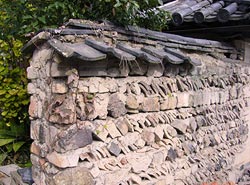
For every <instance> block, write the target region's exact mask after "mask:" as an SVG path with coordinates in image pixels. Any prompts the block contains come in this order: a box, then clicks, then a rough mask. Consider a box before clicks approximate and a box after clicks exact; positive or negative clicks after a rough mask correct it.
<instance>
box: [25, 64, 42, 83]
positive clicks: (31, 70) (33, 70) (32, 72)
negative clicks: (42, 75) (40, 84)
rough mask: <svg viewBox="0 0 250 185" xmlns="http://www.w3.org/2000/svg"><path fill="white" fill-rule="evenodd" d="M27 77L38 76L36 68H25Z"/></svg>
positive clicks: (34, 77) (35, 77) (33, 77)
mask: <svg viewBox="0 0 250 185" xmlns="http://www.w3.org/2000/svg"><path fill="white" fill-rule="evenodd" d="M27 78H28V79H30V80H33V79H37V78H39V74H38V70H37V69H36V68H34V67H32V66H30V67H28V68H27Z"/></svg>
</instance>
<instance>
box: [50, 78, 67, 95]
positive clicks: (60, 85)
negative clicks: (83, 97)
mask: <svg viewBox="0 0 250 185" xmlns="http://www.w3.org/2000/svg"><path fill="white" fill-rule="evenodd" d="M65 83H66V82H65V81H63V80H54V81H53V82H52V93H58V94H64V93H67V92H68V86H67V85H66V84H65Z"/></svg>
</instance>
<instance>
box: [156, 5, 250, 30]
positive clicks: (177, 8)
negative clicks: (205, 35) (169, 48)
mask: <svg viewBox="0 0 250 185" xmlns="http://www.w3.org/2000/svg"><path fill="white" fill-rule="evenodd" d="M159 8H160V9H162V10H166V11H168V12H170V13H171V15H172V22H173V23H174V25H176V26H179V25H181V24H183V23H184V22H194V23H197V24H200V23H204V22H221V23H225V22H229V21H241V20H247V21H248V20H249V17H250V0H175V1H172V2H167V3H165V4H164V5H162V6H160V7H159Z"/></svg>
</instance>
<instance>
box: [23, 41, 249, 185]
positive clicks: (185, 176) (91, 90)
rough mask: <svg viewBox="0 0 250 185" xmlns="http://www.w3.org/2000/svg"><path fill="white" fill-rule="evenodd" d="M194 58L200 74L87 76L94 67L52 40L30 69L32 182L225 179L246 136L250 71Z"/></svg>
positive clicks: (203, 57) (40, 50)
mask: <svg viewBox="0 0 250 185" xmlns="http://www.w3.org/2000/svg"><path fill="white" fill-rule="evenodd" d="M189 55H190V56H191V57H193V56H192V54H189ZM193 55H195V56H196V57H200V59H201V60H202V61H203V63H204V66H203V67H205V68H203V73H202V74H200V75H197V76H195V75H190V73H186V74H184V75H182V76H180V75H175V74H171V73H170V72H171V70H170V69H171V68H169V69H166V70H168V73H165V75H164V72H163V71H158V68H155V69H154V72H153V73H152V72H151V74H152V75H146V76H145V75H142V76H138V75H130V76H127V77H120V76H119V77H115V76H114V77H105V76H103V77H95V76H92V77H91V76H90V77H84V76H82V75H80V74H82V73H83V72H82V71H81V70H83V71H88V70H87V69H88V68H86V67H84V66H82V67H81V66H80V67H79V66H78V68H75V67H74V66H72V65H71V63H70V61H69V62H68V63H66V66H65V63H63V62H64V61H63V60H64V59H63V57H61V56H59V55H58V54H57V53H56V52H55V51H54V50H53V49H52V48H51V47H49V46H48V45H47V44H46V43H45V44H43V45H42V46H40V47H39V48H38V49H36V50H35V52H34V54H33V58H32V60H31V62H30V67H29V68H28V69H27V72H28V78H29V79H30V83H29V84H28V92H29V93H30V94H31V99H30V107H29V115H30V119H31V138H32V139H33V140H34V141H33V143H32V146H31V153H32V154H31V161H32V164H33V167H32V170H33V179H34V181H35V184H37V185H45V184H48V185H62V184H66V185H67V184H77V185H83V184H84V185H87V184H97V185H99V184H106V185H118V184H122V185H123V184H124V185H125V184H140V185H141V184H157V185H162V184H201V183H203V182H214V181H217V182H228V181H229V180H230V172H231V171H232V170H233V169H234V167H235V160H237V161H238V163H240V160H239V159H237V156H238V155H242V154H243V153H244V152H243V151H244V146H245V145H244V143H245V142H246V141H247V138H248V132H249V128H248V125H249V119H247V117H249V116H247V114H245V113H246V112H247V111H249V110H250V109H249V103H250V101H249V100H250V99H249V97H250V94H249V89H250V85H249V80H250V77H249V73H250V68H249V66H248V65H245V64H244V63H242V64H241V63H237V64H234V63H225V62H222V61H220V60H217V59H214V58H213V57H211V56H208V55H203V54H201V53H199V54H193ZM62 63H63V65H64V67H58V66H59V65H60V64H62ZM211 64H213V65H211ZM216 65H217V66H216ZM67 66H68V67H67ZM152 69H153V67H152V68H147V70H149V71H150V70H152ZM169 71H170V72H169ZM212 72H214V73H212ZM159 73H160V74H161V75H159ZM89 74H91V71H89ZM93 74H95V73H94V72H93ZM154 74H156V75H154ZM169 74H171V75H169ZM242 152H243V153H242Z"/></svg>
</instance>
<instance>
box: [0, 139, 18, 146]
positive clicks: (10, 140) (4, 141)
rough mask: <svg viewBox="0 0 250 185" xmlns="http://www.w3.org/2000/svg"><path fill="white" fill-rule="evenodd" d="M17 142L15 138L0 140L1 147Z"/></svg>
mask: <svg viewBox="0 0 250 185" xmlns="http://www.w3.org/2000/svg"><path fill="white" fill-rule="evenodd" d="M13 141H15V138H9V139H7V138H6V139H0V146H4V145H7V144H9V143H11V142H13Z"/></svg>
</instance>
